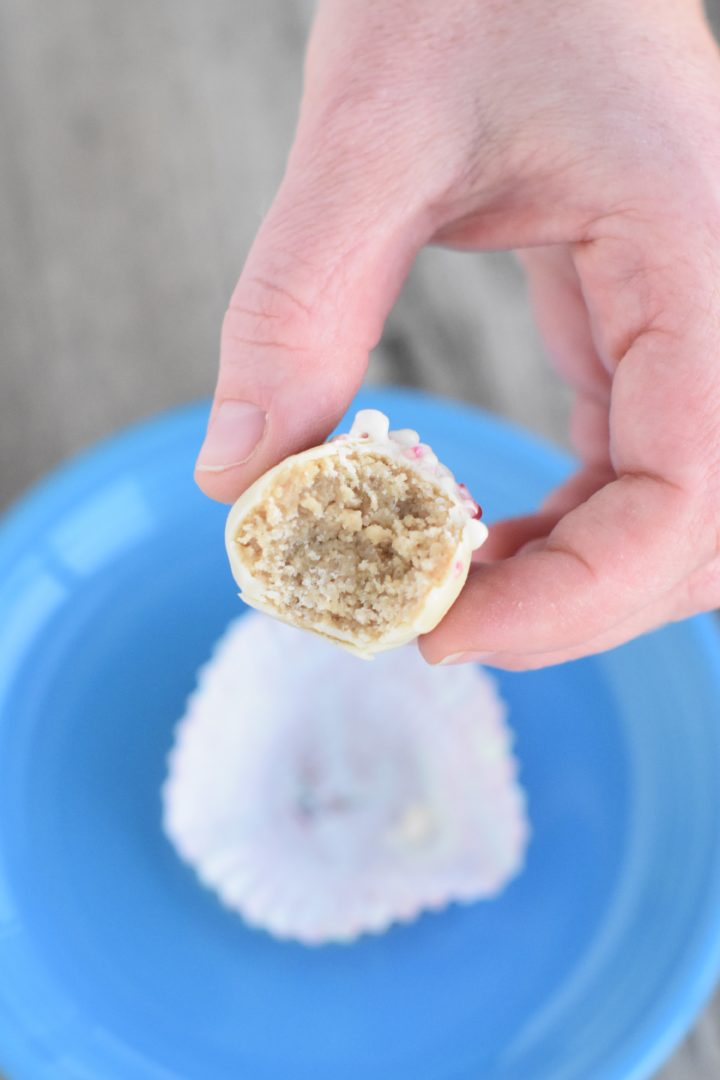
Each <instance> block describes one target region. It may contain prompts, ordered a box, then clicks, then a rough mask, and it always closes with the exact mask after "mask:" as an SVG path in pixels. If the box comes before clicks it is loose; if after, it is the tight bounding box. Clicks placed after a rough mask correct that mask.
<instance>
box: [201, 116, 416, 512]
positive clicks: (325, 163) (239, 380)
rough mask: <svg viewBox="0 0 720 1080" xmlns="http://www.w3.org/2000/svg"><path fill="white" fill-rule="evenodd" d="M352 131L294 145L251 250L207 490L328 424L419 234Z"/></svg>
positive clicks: (258, 468) (227, 337)
mask: <svg viewBox="0 0 720 1080" xmlns="http://www.w3.org/2000/svg"><path fill="white" fill-rule="evenodd" d="M336 134H337V132H336V131H335V135H336ZM358 138H359V133H357V132H356V131H355V132H353V138H352V140H347V139H346V140H343V139H337V138H336V137H334V138H332V139H329V138H328V137H327V136H325V137H324V141H325V143H326V145H322V142H323V138H322V137H321V139H320V142H321V145H320V146H317V144H316V143H317V140H307V139H306V140H304V141H305V144H306V145H305V146H299V147H298V146H296V148H295V149H294V150H293V153H292V154H291V156H290V161H289V165H288V172H287V175H286V177H285V179H284V181H283V184H282V186H281V188H280V191H279V192H278V195H277V197H276V199H275V202H274V203H273V206H272V207H271V209H270V212H269V214H268V216H267V218H266V219H265V221H264V222H263V224H262V226H261V228H260V231H259V233H258V235H257V238H256V240H255V243H254V244H253V246H252V248H251V251H250V254H249V256H248V259H247V262H246V264H245V267H244V269H243V272H242V276H241V278H240V280H239V282H238V284H237V287H236V289H235V291H234V293H233V296H232V299H231V301H230V305H229V308H228V311H227V314H226V316H225V319H224V322H223V327H222V336H221V347H220V373H219V377H218V382H217V388H216V391H215V398H214V401H213V406H212V410H211V414H210V420H209V424H208V430H207V435H206V437H205V441H204V443H203V445H202V448H201V450H200V454H199V456H198V461H197V464H196V471H195V478H196V481H197V483H198V484H199V486H200V487H201V488H202V490H203V491H204V492H205V493H206V494H207V495H209V496H211V497H212V498H215V499H219V500H221V501H225V502H231V501H233V500H234V499H235V498H237V497H238V495H240V493H241V492H242V491H243V490H244V488H245V487H247V486H248V484H250V483H251V482H252V481H253V480H255V479H256V478H257V477H258V476H260V475H261V474H262V473H263V472H265V471H266V470H267V469H268V468H270V467H271V466H272V465H274V464H276V463H277V462H278V461H280V460H281V459H282V458H284V457H286V456H287V455H288V454H291V453H294V452H296V451H298V450H300V449H303V448H305V447H307V446H310V445H314V444H317V443H319V442H321V441H322V440H323V439H324V438H325V436H326V435H327V434H328V432H329V431H330V430H332V428H333V427H334V426H335V424H336V423H337V421H338V420H339V419H340V417H341V416H342V414H343V413H344V412H345V410H346V408H347V406H348V404H349V402H350V400H351V399H352V397H353V395H354V394H355V391H356V390H357V388H358V386H359V384H360V382H361V381H362V378H363V374H364V372H365V368H366V366H367V360H368V354H369V352H370V349H372V348H373V347H374V346H375V345H376V344H377V342H378V340H379V337H380V335H381V332H382V327H383V323H384V321H385V318H386V316H387V313H388V311H389V309H390V307H391V305H392V303H393V302H394V300H395V298H396V295H397V293H398V291H399V289H400V286H401V284H402V281H403V279H404V277H405V275H406V273H407V270H408V268H409V266H410V263H411V261H412V259H413V257H414V255H415V254H416V252H417V250H418V248H419V247H420V246H421V245H422V243H423V242H424V240H425V239H426V235H425V230H424V229H423V227H422V222H421V218H422V213H421V211H420V210H419V209H417V210H416V209H415V208H414V207H413V205H412V201H413V200H412V198H411V197H410V196H409V195H408V194H407V193H406V192H401V191H399V190H398V189H399V187H400V182H396V183H393V182H392V178H391V177H388V176H386V175H383V174H384V173H387V171H388V166H389V163H383V161H382V160H381V159H380V160H377V159H376V160H375V161H373V160H372V155H368V154H367V153H366V154H365V160H364V161H363V156H362V155H359V154H358V148H357V145H355V146H353V143H356V142H357V140H358ZM310 143H313V145H309V144H310Z"/></svg>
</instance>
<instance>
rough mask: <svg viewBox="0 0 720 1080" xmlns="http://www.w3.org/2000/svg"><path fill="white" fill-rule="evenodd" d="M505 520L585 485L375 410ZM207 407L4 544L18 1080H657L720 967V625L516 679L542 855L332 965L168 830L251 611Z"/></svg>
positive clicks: (72, 492) (337, 956) (453, 427)
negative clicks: (179, 726) (209, 460)
mask: <svg viewBox="0 0 720 1080" xmlns="http://www.w3.org/2000/svg"><path fill="white" fill-rule="evenodd" d="M361 403H362V404H363V405H374V406H377V407H379V408H381V409H383V410H385V411H386V412H388V413H389V414H390V415H391V418H392V421H393V424H394V425H396V426H398V427H404V426H412V427H417V428H419V429H420V431H421V432H422V433H423V437H425V438H427V439H428V441H430V442H431V443H432V444H433V445H434V446H435V447H436V449H437V450H438V451H439V452H440V454H441V455H442V458H443V459H444V460H446V461H447V462H448V464H449V465H450V466H452V467H453V468H454V469H455V470H456V471H457V472H458V474H459V476H460V477H461V478H462V479H464V480H465V481H466V482H467V483H468V484H469V485H470V487H471V489H472V490H474V491H476V492H477V493H478V494H479V495H480V497H481V499H482V501H483V504H484V505H485V506H486V508H487V509H488V511H489V512H490V515H489V516H490V517H497V516H499V515H505V514H511V513H517V512H521V511H523V510H527V509H528V508H530V507H532V506H533V505H535V503H536V502H537V500H538V498H539V497H540V496H541V495H542V494H543V493H544V492H545V491H546V490H547V488H548V487H549V486H550V485H551V484H554V483H556V482H557V481H559V480H561V479H562V478H563V477H565V476H566V475H567V474H568V471H569V470H570V468H571V463H570V461H569V460H568V459H567V458H566V457H564V456H563V455H561V454H559V453H557V452H556V451H554V450H551V449H548V448H547V447H546V446H545V445H543V444H541V443H539V442H537V441H535V440H533V439H530V438H529V437H528V436H526V435H522V434H520V433H519V432H518V431H516V430H514V429H512V428H510V427H508V426H506V425H505V424H502V423H500V422H498V421H497V420H492V419H490V418H488V417H487V416H484V415H482V414H481V413H479V412H477V411H475V410H472V409H469V408H463V407H461V406H458V405H451V404H447V403H443V402H440V401H437V400H434V399H431V398H429V397H427V396H423V395H420V394H414V393H410V392H405V391H388V390H384V391H369V392H367V393H364V394H363V395H362V396H361ZM205 415H206V407H205V406H202V407H201V406H197V407H192V408H188V409H184V410H180V411H178V412H174V413H171V414H169V415H167V416H164V417H162V418H160V419H159V420H156V421H154V422H152V423H149V424H147V425H145V426H142V427H139V428H135V429H133V430H132V431H130V432H129V433H127V434H125V435H123V436H121V437H120V438H118V439H114V440H113V441H111V442H108V443H106V444H104V445H103V446H101V447H100V448H98V449H96V450H94V451H93V452H91V453H90V454H87V455H86V456H85V457H83V458H81V459H80V460H79V461H77V462H76V463H74V464H72V465H71V466H69V467H68V468H66V469H64V470H62V471H60V472H59V473H57V474H56V475H55V476H54V477H52V478H51V479H50V480H49V481H48V482H47V483H45V484H44V485H43V486H41V487H40V488H39V489H38V490H37V491H36V492H35V493H34V494H32V495H31V496H30V497H29V498H28V499H27V500H26V501H25V502H24V503H23V504H22V505H21V506H20V507H19V508H18V509H17V510H16V511H15V513H14V515H12V516H11V517H10V518H9V519H8V520H7V523H6V524H5V527H4V530H3V531H2V533H1V534H0V1072H4V1073H5V1074H6V1075H7V1076H9V1077H12V1080H50V1078H52V1080H71V1078H73V1080H81V1078H82V1080H141V1078H142V1080H151V1078H152V1080H161V1078H162V1080H169V1078H182V1080H238V1078H243V1080H245V1078H248V1080H265V1078H268V1080H269V1078H272V1080H339V1078H341V1077H342V1080H367V1078H368V1077H373V1078H379V1080H386V1078H387V1080H405V1078H408V1080H599V1078H602V1080H611V1078H612V1080H616V1078H617V1080H620V1078H622V1080H628V1078H640V1077H646V1076H648V1075H649V1074H650V1073H651V1072H652V1070H653V1069H654V1068H655V1067H657V1066H658V1064H659V1063H660V1062H661V1060H662V1059H663V1058H664V1057H665V1055H666V1054H667V1053H668V1052H669V1051H670V1049H671V1048H672V1047H673V1046H674V1045H675V1043H676V1042H677V1040H678V1039H679V1038H680V1036H681V1035H682V1034H683V1032H684V1031H685V1030H686V1028H687V1027H688V1024H689V1023H690V1021H691V1020H692V1018H693V1016H694V1015H695V1013H696V1011H697V1009H698V1008H699V1006H700V1005H701V1004H702V1002H703V1001H704V999H705V998H706V996H707V994H708V992H709V991H710V989H711V986H712V983H713V980H714V978H715V975H716V972H717V970H718V965H719V960H720V783H718V776H720V715H719V714H720V662H719V660H718V655H719V649H718V640H717V637H716V634H715V631H714V629H713V626H712V623H711V620H710V619H709V618H704V619H697V620H694V621H692V622H689V623H685V624H683V625H677V626H674V627H672V628H670V629H667V630H664V631H662V632H661V633H658V634H655V635H654V636H652V637H648V638H645V639H643V640H640V641H637V642H635V643H633V644H631V645H629V646H627V647H625V648H623V649H620V650H617V651H615V652H613V653H611V654H607V655H605V656H602V657H599V658H595V659H591V660H587V661H583V662H580V663H576V664H572V665H568V666H566V667H563V668H554V669H551V670H548V671H543V672H538V673H535V674H528V675H514V676H513V675H506V676H503V677H502V690H503V693H504V694H505V695H506V696H507V698H508V699H509V701H510V705H511V716H512V721H513V724H514V727H515V730H516V732H517V751H518V755H519V758H520V761H521V767H522V780H523V782H524V784H525V786H526V788H527V791H528V796H529V805H530V813H531V817H532V821H533V826H534V836H533V840H532V844H531V848H530V851H529V858H528V863H527V868H526V870H525V872H524V873H523V874H522V876H521V877H520V878H519V879H518V880H517V881H516V882H515V883H514V884H512V885H511V887H510V888H508V889H507V891H506V892H505V893H504V894H503V896H502V897H501V898H500V899H499V900H497V901H493V902H489V903H480V904H476V905H473V906H470V907H466V908H460V907H456V908H452V909H451V910H449V911H447V912H445V913H444V914H441V915H428V916H425V917H423V918H421V919H420V920H419V921H418V922H417V923H416V924H414V925H412V926H408V927H402V928H397V929H393V930H392V931H390V932H389V933H388V934H386V935H384V936H383V937H379V938H366V939H362V940H361V941H360V942H359V943H358V944H356V945H353V946H349V947H347V946H346V947H341V946H330V947H326V948H321V949H316V950H308V949H305V948H303V947H301V946H297V945H292V944H289V945H288V944H278V943H277V942H275V941H273V940H272V939H271V938H269V937H267V936H266V935H265V934H263V933H261V932H257V931H252V930H248V929H246V928H245V927H244V926H243V924H242V923H241V922H240V920H239V919H237V918H236V917H235V916H233V915H231V914H229V913H228V912H226V911H225V910H223V909H222V908H221V906H220V905H219V903H217V902H216V900H215V898H214V897H213V896H212V895H211V894H210V893H208V892H206V891H204V890H203V889H202V888H201V887H200V886H199V885H198V884H197V883H196V882H195V880H194V878H193V876H192V874H191V873H190V872H189V871H188V870H187V869H186V868H185V867H184V866H183V865H181V863H180V862H179V861H178V859H177V858H176V857H175V855H174V853H173V851H172V849H171V847H170V846H169V844H168V843H167V841H166V840H165V838H164V836H163V834H162V831H161V827H160V797H159V789H160V784H161V781H162V779H163V775H164V770H165V757H166V754H167V751H168V748H169V747H170V743H171V739H172V730H173V725H174V723H175V721H176V720H177V718H178V717H179V715H180V714H181V712H182V710H183V704H184V702H185V699H186V696H187V694H188V692H189V691H190V689H191V687H192V685H193V680H194V675H195V672H196V670H197V668H198V666H199V665H200V664H201V663H202V662H203V661H204V660H205V659H206V658H207V656H208V653H209V651H210V648H211V645H212V643H213V641H214V640H215V639H216V638H217V637H218V635H219V634H220V633H221V632H222V630H223V628H224V626H225V625H226V623H227V622H228V620H229V619H230V618H231V617H232V616H234V615H236V614H237V613H238V611H239V610H240V605H239V601H238V600H237V598H236V595H235V589H234V587H233V583H232V581H231V579H230V575H229V571H228V568H227V565H226V561H225V554H224V551H223V542H222V529H223V522H224V516H225V510H224V508H223V507H220V506H217V505H214V504H212V503H210V502H209V501H208V500H206V499H204V498H203V497H202V496H201V495H200V493H199V492H198V491H197V490H196V489H195V487H194V485H193V482H192V479H191V468H192V463H193V458H194V455H195V452H196V448H197V446H198V444H199V440H200V436H201V432H202V430H203V427H204V422H205Z"/></svg>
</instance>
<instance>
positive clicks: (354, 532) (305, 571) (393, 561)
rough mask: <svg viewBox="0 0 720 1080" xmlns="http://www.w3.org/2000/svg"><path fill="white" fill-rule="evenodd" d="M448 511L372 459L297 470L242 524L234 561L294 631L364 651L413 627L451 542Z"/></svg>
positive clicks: (420, 482)
mask: <svg viewBox="0 0 720 1080" xmlns="http://www.w3.org/2000/svg"><path fill="white" fill-rule="evenodd" d="M451 510H452V502H451V500H450V499H449V497H448V496H447V495H446V494H444V492H442V491H441V490H439V489H438V488H437V487H435V485H433V484H432V483H430V482H429V481H427V480H425V479H423V477H422V476H421V475H419V474H418V473H417V472H416V471H415V470H414V469H413V468H412V467H410V466H408V467H407V468H406V467H404V466H403V465H402V464H400V463H398V462H395V461H393V460H390V459H389V458H385V457H383V456H382V455H381V454H374V453H371V452H363V453H348V454H344V455H337V456H336V455H332V456H328V457H321V458H316V459H315V460H310V461H304V462H302V461H301V462H296V463H293V464H291V465H288V467H287V468H286V469H284V470H283V471H281V472H280V473H279V474H278V476H277V477H276V479H275V481H274V483H273V485H272V487H271V488H270V490H269V492H267V493H266V495H265V498H264V499H263V500H262V502H261V503H260V504H258V505H257V506H256V507H254V508H253V509H252V510H251V511H250V513H249V514H248V515H247V516H246V517H245V518H244V519H243V521H242V522H241V524H240V526H239V528H238V532H237V535H236V538H235V542H236V544H237V545H238V551H239V555H240V558H241V560H242V561H243V563H244V564H245V565H246V567H247V568H248V569H249V570H250V571H251V573H252V574H253V577H254V578H255V580H256V581H257V582H258V583H259V584H260V585H261V586H262V588H263V590H264V595H265V600H266V601H267V602H268V603H269V604H270V605H271V606H272V607H273V608H274V609H275V610H276V611H277V612H278V614H281V615H283V616H285V617H288V618H290V619H291V620H292V621H293V622H294V623H296V624H297V625H300V626H307V627H311V628H313V629H316V630H321V631H323V632H325V633H328V634H330V635H331V636H335V637H342V638H352V639H358V638H359V639H360V640H364V641H368V642H371V641H373V640H376V639H377V638H379V637H380V636H381V635H382V634H383V633H384V631H386V630H387V628H388V627H390V626H392V625H397V624H398V623H402V622H405V621H406V620H409V619H412V618H413V617H414V616H415V614H416V613H417V612H418V611H419V609H420V607H421V606H422V603H423V600H424V598H425V596H426V595H427V593H428V592H429V590H430V589H431V588H433V586H435V585H437V584H439V583H440V582H441V581H442V580H443V579H444V578H445V577H446V575H447V573H448V570H449V566H450V561H451V560H452V558H453V555H454V552H455V549H456V547H457V544H458V542H459V540H460V531H461V530H460V526H459V525H458V524H457V523H456V522H454V521H453V520H452V517H451V514H450V511H451Z"/></svg>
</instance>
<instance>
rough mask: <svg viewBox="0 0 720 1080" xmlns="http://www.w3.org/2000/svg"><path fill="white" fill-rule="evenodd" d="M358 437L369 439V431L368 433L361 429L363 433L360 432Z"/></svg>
mask: <svg viewBox="0 0 720 1080" xmlns="http://www.w3.org/2000/svg"><path fill="white" fill-rule="evenodd" d="M360 438H361V439H369V438H370V435H369V433H368V432H367V431H363V433H362V435H361V436H360Z"/></svg>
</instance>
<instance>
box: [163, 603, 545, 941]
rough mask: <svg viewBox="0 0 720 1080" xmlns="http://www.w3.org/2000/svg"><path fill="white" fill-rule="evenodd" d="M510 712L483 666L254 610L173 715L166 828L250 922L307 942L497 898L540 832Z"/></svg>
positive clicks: (237, 626) (192, 862) (344, 937)
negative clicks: (358, 651) (316, 630)
mask: <svg viewBox="0 0 720 1080" xmlns="http://www.w3.org/2000/svg"><path fill="white" fill-rule="evenodd" d="M505 714H506V708H505V705H504V703H503V702H502V700H501V699H500V697H499V696H498V694H497V691H496V689H495V684H494V681H493V680H492V679H491V678H490V676H488V675H487V673H485V672H484V671H482V670H480V669H479V668H476V667H470V666H462V667H447V668H444V667H439V668H437V667H436V668H431V667H429V666H427V665H426V664H425V662H424V661H423V660H422V659H421V657H420V656H419V654H418V653H417V651H416V650H415V649H414V648H413V647H407V648H404V649H399V650H397V651H396V652H391V653H387V654H385V655H383V656H382V657H380V658H379V659H378V661H377V663H376V664H374V665H366V664H363V663H362V662H360V661H358V660H357V659H355V658H354V657H353V656H352V655H350V654H349V653H343V652H339V651H338V650H336V649H335V648H333V646H332V645H330V644H328V643H327V642H324V641H323V640H321V639H320V638H317V637H314V636H311V635H308V634H303V633H302V632H300V631H297V630H295V629H293V628H291V627H289V626H287V625H285V624H283V623H280V622H277V621H275V620H273V619H270V618H267V617H265V616H263V615H259V614H255V613H253V614H249V615H246V616H244V617H242V618H241V619H239V620H237V621H236V622H235V623H233V624H232V625H231V626H230V627H229V629H228V631H227V632H226V634H225V635H224V637H223V638H222V640H221V641H220V642H219V644H218V646H217V648H216V650H215V653H214V655H213V657H212V659H211V661H210V662H209V663H208V664H207V665H206V666H205V667H204V668H203V669H202V670H201V672H200V674H199V678H198V686H197V689H196V690H195V692H194V693H193V694H192V696H191V698H190V700H189V702H188V708H187V712H186V714H185V716H184V717H183V719H182V720H181V722H180V724H179V725H178V729H177V734H176V741H175V745H174V747H173V750H172V752H171V754H170V758H169V773H168V778H167V781H166V783H165V786H164V790H163V802H164V821H165V829H166V832H167V834H168V836H169V837H170V839H171V841H172V842H173V844H174V845H175V847H176V849H177V850H178V852H179V854H180V855H181V856H182V858H183V859H185V860H186V861H187V862H188V863H189V864H190V865H191V866H192V867H193V868H194V869H195V871H196V872H197V874H198V876H199V877H200V879H201V880H202V881H203V882H204V883H205V884H206V885H207V886H208V887H210V888H212V889H214V890H215V891H216V892H217V894H218V895H219V896H220V898H221V899H222V901H223V902H224V903H225V904H226V905H227V906H228V907H230V908H232V909H233V910H235V911H237V912H238V913H239V914H240V915H242V916H243V918H244V919H245V920H246V921H247V922H248V923H250V924H251V925H254V926H260V927H263V928H264V929H266V930H268V931H269V932H270V933H272V934H274V935H276V936H277V937H283V938H284V937H288V938H295V939H297V940H300V941H303V942H306V943H308V944H319V943H323V942H329V941H350V940H353V939H354V938H356V937H357V936H358V935H359V934H361V933H364V932H380V931H382V930H384V929H386V928H387V927H388V926H389V925H390V924H391V923H393V922H402V921H409V920H411V919H413V918H415V917H416V916H417V915H418V914H419V913H420V912H421V911H423V910H438V909H440V908H442V907H444V906H445V905H446V904H448V903H449V902H451V901H463V902H470V901H473V900H478V899H481V898H483V897H490V896H493V895H495V894H496V893H497V892H499V890H500V889H501V888H502V887H503V885H505V884H506V882H507V881H508V880H509V879H510V878H511V877H512V876H513V875H514V874H516V873H517V871H518V870H519V869H520V866H521V863H522V859H523V855H524V850H525V846H526V842H527V835H528V826H527V819H526V815H525V799H524V795H523V792H522V790H521V788H520V787H519V785H518V783H517V779H516V771H517V770H516V764H515V761H514V759H513V757H512V754H511V737H510V733H509V729H508V727H507V726H506V723H505Z"/></svg>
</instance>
